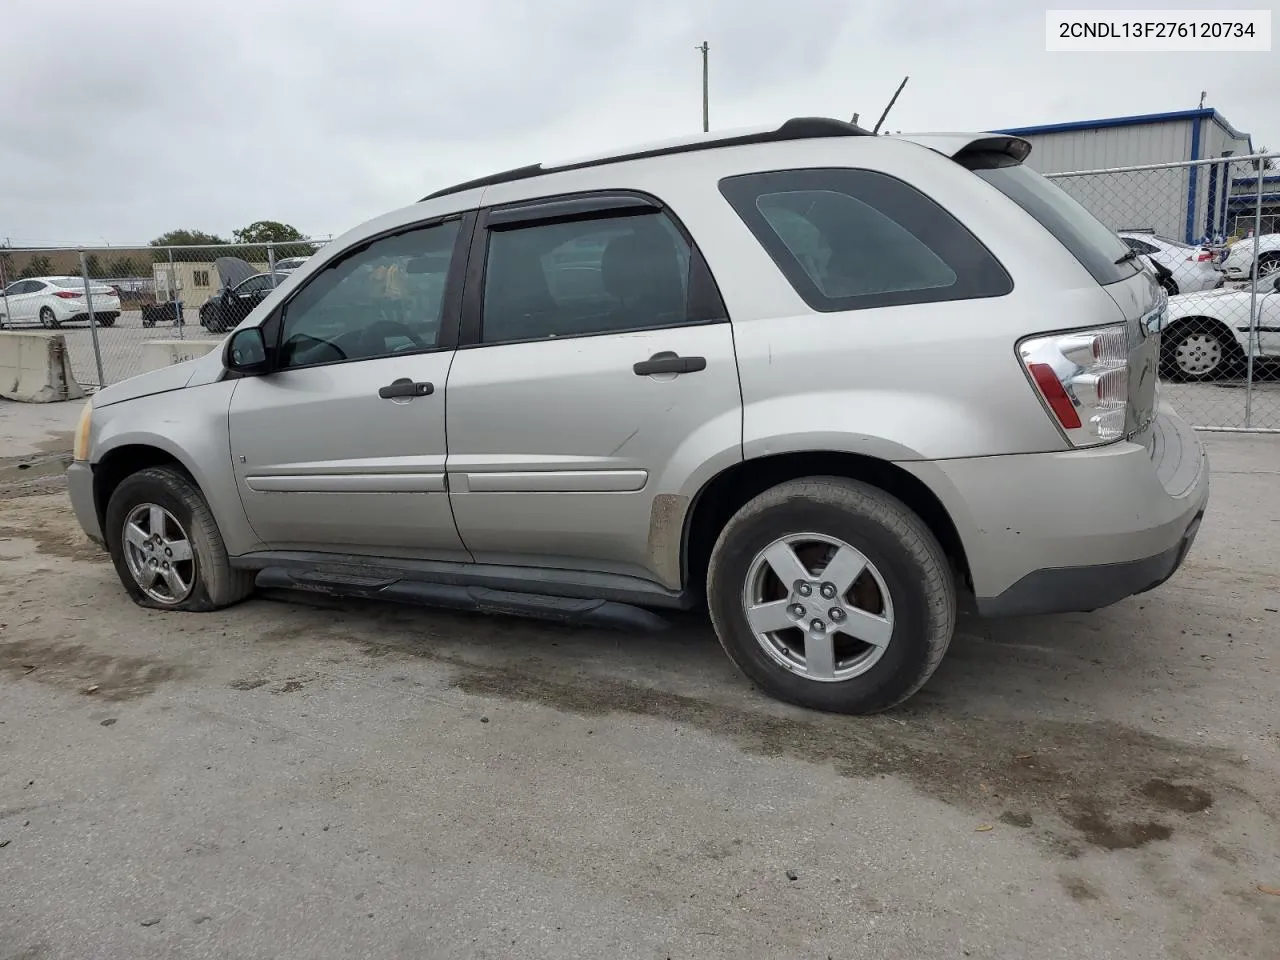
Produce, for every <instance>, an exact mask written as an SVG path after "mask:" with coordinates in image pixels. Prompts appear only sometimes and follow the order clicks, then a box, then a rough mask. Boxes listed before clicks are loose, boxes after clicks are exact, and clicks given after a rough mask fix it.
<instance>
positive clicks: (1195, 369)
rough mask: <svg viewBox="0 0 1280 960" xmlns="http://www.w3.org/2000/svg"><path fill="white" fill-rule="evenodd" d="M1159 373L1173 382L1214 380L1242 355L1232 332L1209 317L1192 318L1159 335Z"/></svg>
mask: <svg viewBox="0 0 1280 960" xmlns="http://www.w3.org/2000/svg"><path fill="white" fill-rule="evenodd" d="M1160 353H1161V357H1160V374H1161V376H1163V377H1164V378H1165V379H1166V380H1169V381H1172V382H1174V383H1196V382H1201V381H1206V380H1216V379H1218V378H1219V377H1221V376H1224V375H1226V373H1227V372H1228V371H1229V370H1230V369H1231V368H1233V367H1234V366H1235V365H1236V363H1237V362H1238V360H1239V358H1240V354H1241V350H1240V344H1239V343H1237V342H1236V339H1235V337H1234V336H1232V335H1231V331H1230V330H1228V329H1226V327H1225V326H1224V325H1223V324H1222V323H1220V322H1218V321H1216V320H1209V319H1199V320H1191V321H1188V322H1184V323H1181V324H1178V325H1177V326H1175V327H1173V328H1171V329H1170V330H1167V331H1166V332H1165V333H1164V334H1163V335H1162V337H1161V345H1160Z"/></svg>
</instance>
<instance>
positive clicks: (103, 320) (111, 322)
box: [94, 316, 116, 327]
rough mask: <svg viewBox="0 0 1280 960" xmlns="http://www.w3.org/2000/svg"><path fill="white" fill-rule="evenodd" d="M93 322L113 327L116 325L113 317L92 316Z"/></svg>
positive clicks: (101, 325)
mask: <svg viewBox="0 0 1280 960" xmlns="http://www.w3.org/2000/svg"><path fill="white" fill-rule="evenodd" d="M94 322H95V323H97V324H98V326H100V327H114V326H115V325H116V318H115V317H98V316H95V317H94Z"/></svg>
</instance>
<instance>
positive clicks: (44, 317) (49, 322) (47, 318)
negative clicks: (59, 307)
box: [40, 307, 62, 330]
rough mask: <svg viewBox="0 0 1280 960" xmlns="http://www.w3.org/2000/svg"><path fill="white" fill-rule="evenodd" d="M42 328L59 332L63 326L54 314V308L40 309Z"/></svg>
mask: <svg viewBox="0 0 1280 960" xmlns="http://www.w3.org/2000/svg"><path fill="white" fill-rule="evenodd" d="M40 326H42V327H44V328H45V329H46V330H57V329H58V328H59V327H61V326H62V322H61V321H60V320H59V319H58V317H57V315H56V314H55V313H54V312H53V308H52V307H41V308H40Z"/></svg>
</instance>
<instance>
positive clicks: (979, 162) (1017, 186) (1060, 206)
mask: <svg viewBox="0 0 1280 960" xmlns="http://www.w3.org/2000/svg"><path fill="white" fill-rule="evenodd" d="M965 166H967V167H968V168H969V169H970V170H972V171H973V172H974V173H975V174H976V175H977V176H979V177H981V178H982V179H983V180H985V181H986V182H987V183H989V184H991V186H993V187H995V188H996V189H997V190H999V191H1000V192H1001V193H1003V194H1004V195H1005V196H1006V197H1008V198H1009V199H1010V200H1012V201H1013V202H1014V203H1016V204H1017V205H1018V206H1020V207H1021V208H1022V209H1023V210H1025V211H1026V212H1027V213H1028V214H1030V215H1031V216H1032V217H1034V218H1035V220H1036V221H1037V222H1038V223H1039V224H1040V226H1042V227H1044V228H1045V229H1046V230H1048V231H1049V232H1050V233H1051V234H1053V236H1054V237H1055V238H1056V239H1057V240H1058V242H1059V243H1061V244H1062V245H1063V246H1064V247H1066V248H1067V250H1069V251H1070V252H1071V255H1072V256H1074V257H1075V258H1076V259H1077V260H1079V261H1080V264H1081V266H1083V267H1084V268H1085V269H1086V270H1088V271H1089V273H1090V274H1091V275H1092V276H1093V279H1095V280H1097V281H1098V283H1099V284H1101V285H1102V286H1106V285H1107V284H1110V283H1118V282H1119V281H1121V280H1128V279H1129V278H1130V277H1132V276H1133V275H1134V274H1135V273H1137V272H1139V271H1140V270H1141V269H1142V267H1141V264H1140V262H1139V261H1138V260H1137V258H1132V259H1129V260H1124V261H1122V262H1117V261H1120V260H1121V258H1122V257H1124V255H1125V254H1127V253H1129V252H1130V248H1129V245H1128V244H1126V243H1125V242H1124V241H1123V240H1121V239H1120V237H1118V236H1117V235H1116V234H1114V233H1112V232H1111V231H1110V230H1109V229H1108V228H1107V227H1105V226H1104V225H1103V224H1102V222H1101V221H1100V220H1099V219H1098V218H1097V217H1095V216H1094V215H1093V214H1092V213H1090V212H1089V211H1088V210H1086V209H1085V208H1084V207H1083V206H1082V205H1081V204H1080V202H1079V201H1077V200H1076V199H1075V198H1074V197H1072V196H1071V195H1070V194H1068V193H1067V192H1066V191H1065V190H1063V189H1062V188H1061V187H1059V186H1057V185H1056V184H1055V183H1053V182H1052V181H1050V180H1047V179H1045V178H1044V177H1042V176H1041V175H1040V174H1038V173H1036V172H1035V171H1034V170H1032V169H1031V168H1030V167H1028V166H1025V165H1023V164H1020V163H1017V162H1016V161H1013V160H1011V159H1010V158H1008V157H1006V156H1005V155H1003V154H981V153H979V154H974V155H971V156H969V157H967V158H966V159H965ZM1156 252H1158V251H1156Z"/></svg>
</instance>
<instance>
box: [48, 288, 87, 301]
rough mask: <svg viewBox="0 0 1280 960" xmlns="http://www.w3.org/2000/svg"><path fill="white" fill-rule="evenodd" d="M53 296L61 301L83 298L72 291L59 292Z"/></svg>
mask: <svg viewBox="0 0 1280 960" xmlns="http://www.w3.org/2000/svg"><path fill="white" fill-rule="evenodd" d="M54 296H55V297H59V298H60V299H62V300H74V299H75V298H76V297H80V296H83V294H79V293H76V292H75V291H74V290H59V291H58V292H57V293H55V294H54Z"/></svg>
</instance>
